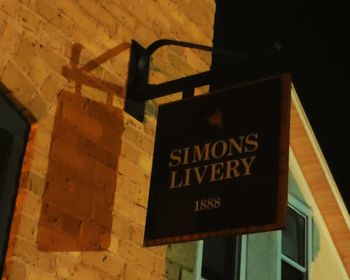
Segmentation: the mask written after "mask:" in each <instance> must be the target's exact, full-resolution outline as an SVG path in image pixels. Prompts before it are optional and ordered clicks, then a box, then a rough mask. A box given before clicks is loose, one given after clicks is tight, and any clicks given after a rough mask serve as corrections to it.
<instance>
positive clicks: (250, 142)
mask: <svg viewBox="0 0 350 280" xmlns="http://www.w3.org/2000/svg"><path fill="white" fill-rule="evenodd" d="M245 143H246V145H247V146H245V148H244V151H245V152H255V151H256V150H257V149H258V146H259V144H258V133H252V134H249V135H248V136H247V137H246V138H245ZM249 146H252V147H249Z"/></svg>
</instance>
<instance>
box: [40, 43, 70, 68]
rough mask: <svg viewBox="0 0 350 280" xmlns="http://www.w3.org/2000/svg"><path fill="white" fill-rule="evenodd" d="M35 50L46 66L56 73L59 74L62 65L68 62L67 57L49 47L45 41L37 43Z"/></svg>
mask: <svg viewBox="0 0 350 280" xmlns="http://www.w3.org/2000/svg"><path fill="white" fill-rule="evenodd" d="M35 51H36V53H37V54H38V56H39V57H40V58H41V59H42V60H43V61H45V63H46V64H47V65H48V67H49V68H50V69H51V70H53V71H54V72H55V73H57V74H61V72H62V67H63V66H66V65H68V64H69V61H68V59H67V58H65V57H64V56H63V55H62V54H61V53H59V52H56V51H54V50H52V49H51V48H49V46H47V45H46V43H45V42H41V43H40V44H38V46H37V47H36V49H35Z"/></svg>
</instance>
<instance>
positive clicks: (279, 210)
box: [144, 74, 291, 246]
mask: <svg viewBox="0 0 350 280" xmlns="http://www.w3.org/2000/svg"><path fill="white" fill-rule="evenodd" d="M269 83H270V84H271V83H272V84H274V86H273V87H274V88H276V87H277V88H278V90H276V92H277V91H278V92H277V93H276V96H278V102H277V103H278V106H279V108H277V109H276V108H275V109H273V110H275V111H276V112H275V115H274V116H276V114H278V115H279V119H278V120H277V122H278V123H277V124H276V128H277V130H278V131H277V132H276V135H275V136H274V137H275V138H278V147H274V146H273V147H272V148H273V149H274V152H276V155H275V157H276V160H277V165H276V168H275V170H274V172H275V174H274V176H275V178H274V179H273V182H276V188H275V189H274V191H275V192H276V197H275V198H276V201H273V203H274V205H273V206H271V207H272V208H273V212H274V217H273V221H272V220H271V219H272V218H269V219H270V222H268V223H263V222H260V220H259V223H258V224H252V223H249V222H248V223H246V221H244V222H243V223H242V224H244V225H243V226H237V227H236V226H235V227H229V228H227V227H226V225H225V227H226V228H225V227H224V228H220V227H216V226H214V227H215V228H214V227H213V228H210V229H209V230H208V226H207V225H205V226H204V228H206V229H205V230H198V231H196V230H193V229H192V230H191V232H186V230H184V232H182V233H179V232H180V231H178V228H181V227H182V226H183V224H182V220H178V221H176V220H174V218H169V219H171V221H170V222H169V225H164V226H163V224H166V223H167V220H166V218H164V219H162V220H157V218H156V217H155V216H157V215H158V216H159V217H160V215H162V213H160V212H162V209H163V208H161V207H160V206H159V205H160V204H162V205H165V206H164V207H167V206H166V204H168V203H169V205H170V204H171V203H172V202H167V201H162V196H161V195H162V194H164V193H167V192H169V193H170V191H168V190H164V189H163V190H161V188H164V186H163V184H162V183H160V182H164V180H163V179H161V180H159V179H158V177H159V176H163V175H162V174H164V173H166V172H164V170H165V169H164V168H165V167H164V160H163V161H162V160H160V158H162V157H164V153H165V154H167V155H168V154H169V151H167V150H166V149H164V147H163V146H159V147H158V146H157V145H158V144H159V143H160V142H161V141H163V140H160V138H159V136H160V135H161V134H162V133H163V135H164V132H161V131H160V130H162V129H164V128H166V124H167V120H166V119H162V118H163V117H165V118H167V115H166V114H163V112H164V111H166V110H168V109H169V108H171V107H172V106H179V108H180V107H181V106H182V105H180V104H181V103H183V104H185V105H184V106H186V102H188V104H190V103H193V102H196V101H197V100H198V101H200V100H202V101H203V100H204V99H206V98H211V97H209V96H210V94H209V95H203V96H198V97H193V98H190V99H188V100H189V101H187V100H186V101H179V102H173V103H170V104H164V105H161V106H160V108H159V114H158V124H157V135H156V143H155V153H154V159H153V170H152V177H151V187H150V194H149V203H148V212H147V221H146V230H145V237H144V245H145V246H155V245H163V244H170V243H177V242H185V241H194V240H200V239H205V238H208V237H214V236H225V235H236V234H247V233H255V232H263V231H271V230H278V229H281V228H283V226H284V222H285V213H286V205H287V194H288V189H287V184H288V152H289V121H290V91H291V82H290V77H289V75H288V74H283V75H280V76H275V77H269V78H265V79H261V80H257V81H253V82H250V83H246V84H244V85H238V86H233V87H230V88H226V89H223V90H218V91H215V92H214V93H212V94H213V95H218V96H223V95H225V94H226V95H228V94H227V92H231V91H232V94H235V92H238V93H237V94H241V95H242V96H243V94H247V93H248V92H249V89H250V88H252V89H254V90H258V89H259V87H260V85H261V87H262V88H263V90H266V89H264V85H265V84H269ZM276 85H277V86H276ZM245 89H247V90H245ZM230 94H231V93H230ZM259 94H260V93H256V92H255V93H254V94H253V96H260V97H259V98H260V99H261V95H262V94H266V93H264V92H262V93H261V95H259ZM237 96H238V95H237ZM243 99H245V100H247V98H243ZM261 100H263V99H261ZM221 102H222V101H221ZM252 102H254V100H252ZM277 103H276V104H277ZM242 106H243V105H242ZM258 106H264V105H263V104H258V105H255V107H256V108H258ZM265 106H266V108H265V109H263V108H261V109H259V110H260V111H259V112H260V114H261V112H263V110H270V108H269V104H266V105H265ZM215 110H216V109H215ZM271 110H272V109H271ZM179 113H181V112H179ZM216 113H219V115H220V112H215V111H214V112H212V113H211V115H210V116H212V117H213V121H214V123H213V124H212V125H214V126H215V125H216V126H217V127H216V129H217V131H218V133H219V134H220V133H222V132H221V130H220V126H221V124H220V120H219V121H218V120H217V119H216V120H215V118H216V117H217V116H218V114H217V116H216V117H215V114H216ZM258 117H259V116H258ZM219 118H220V116H219ZM191 121H192V120H190V119H189V120H188V122H191ZM215 122H216V123H215ZM171 123H172V122H169V124H171ZM167 129H173V127H168V128H167ZM243 130H244V129H243ZM168 132H169V131H168ZM165 134H167V133H166V132H165ZM276 143H277V142H276ZM248 151H249V149H248ZM258 157H259V156H258ZM262 157H263V156H262V155H261V158H262ZM176 158H177V157H175V154H174V157H173V159H176ZM259 159H260V158H259ZM175 162H176V161H175ZM267 163H268V162H267ZM169 164H170V161H169ZM250 164H252V163H250ZM160 165H161V166H162V167H160V168H161V169H162V170H160V171H157V170H156V169H157V168H159V166H160ZM214 165H215V163H214ZM261 166H264V164H261ZM213 168H214V167H213ZM216 170H219V169H216ZM188 172H191V171H188ZM212 172H213V171H212ZM215 172H216V171H214V173H215ZM214 173H212V174H214ZM217 174H218V173H217ZM248 175H250V174H248ZM193 176H194V175H193ZM212 176H213V175H212ZM215 176H216V175H214V178H215ZM203 177H204V175H203ZM216 177H217V176H216ZM247 177H249V176H247ZM260 177H261V176H260ZM197 178H198V176H197ZM261 178H262V177H261ZM212 179H213V178H212ZM162 180H163V181H162ZM174 180H175V181H176V179H174ZM188 180H190V179H188ZM242 180H243V179H242ZM181 182H182V181H181ZM160 185H161V186H160ZM184 185H185V184H184ZM175 186H176V184H175V183H173V187H174V188H175ZM176 188H177V186H176ZM183 189H184V190H185V188H183ZM172 191H173V190H172ZM176 191H177V193H180V188H179V190H174V191H173V192H174V194H175V192H176ZM260 194H261V193H260ZM167 197H168V198H169V197H171V195H170V196H168V195H167ZM252 197H253V196H252ZM225 199H226V198H225ZM254 199H255V200H254V201H257V199H256V198H254ZM174 205H177V204H174ZM179 205H180V204H179ZM198 205H199V204H197V206H198ZM197 206H196V207H197ZM162 207H163V206H162ZM169 207H170V206H169ZM253 208H254V205H253ZM272 208H271V209H272ZM253 210H254V211H257V215H258V214H259V213H258V211H259V209H253ZM174 211H175V212H176V211H179V209H178V207H177V206H176V207H174ZM209 212H210V211H209ZM164 213H166V211H164ZM184 213H185V214H184ZM182 214H183V215H182V218H185V219H187V217H186V212H183V213H182ZM201 214H202V213H201ZM226 214H227V213H226ZM226 214H225V215H226ZM179 215H180V214H179ZM242 215H244V214H242ZM204 216H205V215H203V217H202V220H201V221H202V223H203V221H205V217H204ZM171 217H176V215H175V216H171ZM249 217H254V213H251V214H250V216H249ZM226 218H229V217H226ZM243 218H244V217H243ZM211 219H213V217H211ZM243 220H244V219H243ZM253 220H254V219H253ZM262 220H263V218H262ZM162 221H163V222H162ZM211 221H212V220H210V219H209V218H208V222H211ZM187 222H188V223H190V222H191V221H190V218H189V221H187ZM193 222H194V223H195V222H196V221H193ZM214 222H215V221H214ZM172 223H177V224H175V225H174V224H172ZM157 227H158V228H160V229H159V230H155V231H158V233H157V234H154V232H155V231H154V228H157ZM167 227H169V228H172V229H176V230H175V232H176V233H175V234H171V231H172V229H169V230H168V228H167ZM189 227H191V226H189ZM162 228H164V229H165V231H166V233H165V234H164V235H163V236H162V234H161V233H159V232H161V231H162V230H163V229H162Z"/></svg>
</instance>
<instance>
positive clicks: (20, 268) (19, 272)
mask: <svg viewBox="0 0 350 280" xmlns="http://www.w3.org/2000/svg"><path fill="white" fill-rule="evenodd" d="M5 265H6V266H5V269H4V273H3V274H4V275H3V276H4V278H2V279H7V280H22V279H25V278H26V275H27V267H26V264H24V263H21V262H19V261H17V260H14V261H11V262H8V263H6V264H5ZM5 277H6V278H5Z"/></svg>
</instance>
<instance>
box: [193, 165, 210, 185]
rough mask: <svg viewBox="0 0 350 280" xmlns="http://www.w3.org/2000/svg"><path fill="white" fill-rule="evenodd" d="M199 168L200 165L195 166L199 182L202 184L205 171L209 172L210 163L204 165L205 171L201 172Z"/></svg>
mask: <svg viewBox="0 0 350 280" xmlns="http://www.w3.org/2000/svg"><path fill="white" fill-rule="evenodd" d="M199 168H200V166H197V167H194V168H193V170H194V174H195V175H196V179H197V182H198V184H201V183H202V181H203V179H204V176H205V173H206V172H207V169H208V165H204V166H203V168H204V170H203V172H200V170H199Z"/></svg>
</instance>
